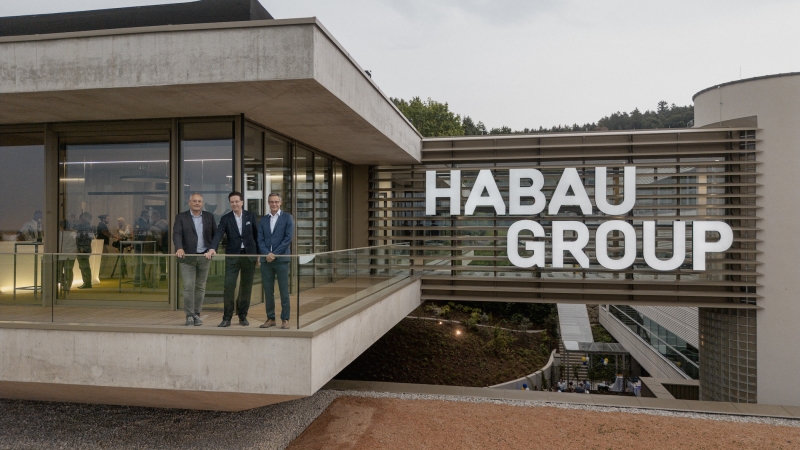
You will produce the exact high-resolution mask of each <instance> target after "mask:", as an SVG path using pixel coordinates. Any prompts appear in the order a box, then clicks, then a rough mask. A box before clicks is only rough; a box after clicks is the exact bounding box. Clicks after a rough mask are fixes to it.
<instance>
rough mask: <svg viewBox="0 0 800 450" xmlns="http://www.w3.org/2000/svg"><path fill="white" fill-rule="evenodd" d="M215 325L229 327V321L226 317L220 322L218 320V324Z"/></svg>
mask: <svg viewBox="0 0 800 450" xmlns="http://www.w3.org/2000/svg"><path fill="white" fill-rule="evenodd" d="M217 326H218V327H222V328H225V327H229V326H231V321H230V320H228V319H222V322H220V324H219V325H217Z"/></svg>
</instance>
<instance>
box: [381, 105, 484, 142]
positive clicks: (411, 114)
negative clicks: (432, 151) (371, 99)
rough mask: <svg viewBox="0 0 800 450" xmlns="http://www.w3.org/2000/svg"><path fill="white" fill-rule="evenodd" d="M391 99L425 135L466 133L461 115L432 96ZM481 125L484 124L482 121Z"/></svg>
mask: <svg viewBox="0 0 800 450" xmlns="http://www.w3.org/2000/svg"><path fill="white" fill-rule="evenodd" d="M391 100H392V102H393V103H394V104H395V106H397V109H399V110H400V112H401V113H403V115H404V116H406V118H407V119H408V120H409V121H410V122H411V124H412V125H414V128H416V129H417V131H419V132H420V134H422V135H423V136H424V137H435V136H463V135H464V128H463V127H462V123H461V116H459V115H458V114H453V112H451V111H450V107H449V106H448V104H447V103H439V102H437V101H435V100H431V99H430V98H428V100H426V101H422V100H421V99H420V98H419V97H414V98H412V99H411V100H409V101H405V100H403V99H401V98H392V99H391ZM471 121H472V119H470V122H471ZM479 125H480V126H483V124H482V123H480V122H479Z"/></svg>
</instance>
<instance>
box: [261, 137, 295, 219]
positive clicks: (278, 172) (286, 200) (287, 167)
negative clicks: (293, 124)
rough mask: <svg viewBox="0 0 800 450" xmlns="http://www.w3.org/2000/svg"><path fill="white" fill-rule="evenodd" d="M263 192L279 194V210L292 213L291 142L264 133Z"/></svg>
mask: <svg viewBox="0 0 800 450" xmlns="http://www.w3.org/2000/svg"><path fill="white" fill-rule="evenodd" d="M264 144H265V145H264V163H265V164H264V177H265V180H264V183H265V187H264V192H265V195H269V194H270V193H272V192H275V193H278V194H281V196H282V197H283V204H282V205H281V210H283V211H286V212H288V213H289V214H291V213H292V153H291V151H292V148H291V144H289V143H288V142H286V141H282V140H280V139H277V138H275V137H272V136H270V135H269V134H267V135H266V137H265V141H264Z"/></svg>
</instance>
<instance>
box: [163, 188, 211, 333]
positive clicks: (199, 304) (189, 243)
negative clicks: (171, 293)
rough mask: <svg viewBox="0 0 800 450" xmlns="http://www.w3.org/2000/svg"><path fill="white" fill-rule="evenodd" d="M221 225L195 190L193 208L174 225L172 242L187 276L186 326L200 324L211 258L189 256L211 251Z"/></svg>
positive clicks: (181, 215)
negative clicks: (215, 235)
mask: <svg viewBox="0 0 800 450" xmlns="http://www.w3.org/2000/svg"><path fill="white" fill-rule="evenodd" d="M216 232H217V224H216V222H214V215H213V214H211V213H210V212H208V211H203V196H202V195H200V194H199V193H197V192H195V193H193V194H192V195H191V196H190V197H189V210H188V211H184V212H182V213H179V214H178V215H176V216H175V224H174V225H173V226H172V243H173V244H175V255H176V256H177V257H178V267H179V268H180V271H181V278H182V279H183V312H184V313H185V314H186V323H185V325H186V326H189V325H194V326H200V325H202V324H203V321H202V320H200V313H201V311H202V308H203V300H204V299H205V296H206V280H207V279H208V268H209V266H210V265H211V258H210V257H200V256H190V257H188V258H187V257H186V255H204V254H207V252H208V249H209V246H210V245H211V241H212V239H213V238H214V233H216Z"/></svg>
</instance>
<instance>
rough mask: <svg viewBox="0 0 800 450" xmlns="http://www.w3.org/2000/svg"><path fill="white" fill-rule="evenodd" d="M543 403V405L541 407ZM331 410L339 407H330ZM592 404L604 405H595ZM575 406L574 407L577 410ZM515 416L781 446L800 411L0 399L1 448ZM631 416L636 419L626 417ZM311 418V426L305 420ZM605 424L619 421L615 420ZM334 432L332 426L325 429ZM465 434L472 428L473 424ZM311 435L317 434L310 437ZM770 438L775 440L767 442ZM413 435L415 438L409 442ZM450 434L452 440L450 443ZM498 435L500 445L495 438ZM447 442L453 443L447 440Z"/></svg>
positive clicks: (239, 440) (443, 399)
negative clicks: (785, 415) (706, 429)
mask: <svg viewBox="0 0 800 450" xmlns="http://www.w3.org/2000/svg"><path fill="white" fill-rule="evenodd" d="M338 397H344V398H342V399H341V401H340V402H337V403H335V404H334V406H333V407H331V409H329V410H328V411H327V412H325V414H323V415H322V417H321V419H320V420H318V421H316V422H314V420H315V419H316V418H317V417H318V416H320V414H322V413H323V411H325V410H326V408H328V407H329V405H330V404H331V402H333V401H334V400H335V399H337V398H338ZM360 401H362V402H363V401H367V402H378V403H374V404H369V405H367V406H364V405H359V404H358V402H360ZM353 402H355V404H354V403H353ZM381 402H388V403H381ZM339 403H342V405H339ZM479 404H484V406H482V407H479ZM398 405H407V406H398ZM464 406H466V407H467V408H468V410H469V411H471V412H470V413H469V414H468V415H467V416H466V417H461V416H459V414H460V413H458V411H459V410H460V408H462V407H464ZM545 406H547V407H549V408H542V407H545ZM498 407H499V408H502V413H501V415H500V416H498V418H499V419H497V422H498V423H495V421H494V420H493V419H492V417H491V416H485V417H483V418H481V416H482V415H483V414H484V413H490V412H491V411H492V410H493V408H498ZM510 407H511V408H510ZM519 407H522V408H519ZM343 408H344V409H343ZM397 408H399V410H398V411H395V412H392V411H394V410H395V409H397ZM404 408H408V409H409V413H410V416H409V418H408V420H407V422H406V423H405V428H403V420H402V417H403V412H402V411H403V409H404ZM430 408H433V409H430ZM334 409H335V411H332V410H334ZM429 410H430V411H431V414H433V416H430V417H433V418H434V419H425V417H426V416H425V414H426V413H428V411H429ZM550 411H557V412H558V413H559V414H560V415H559V414H556V416H555V417H557V418H558V417H560V418H558V419H556V420H557V422H556V424H555V425H552V426H551V425H547V424H546V422H543V421H542V419H543V418H544V417H546V416H549V415H550V414H551V413H550ZM598 412H599V413H605V414H596V413H598ZM329 413H331V414H333V415H334V416H335V415H336V414H339V416H345V417H344V418H341V417H340V418H339V419H332V418H331V417H328V416H330V415H331V414H329ZM387 414H388V415H387ZM576 414H577V415H580V418H578V417H579V416H576ZM620 414H622V416H621V417H623V420H618V417H620ZM517 415H519V416H520V417H523V418H524V417H527V416H528V415H529V416H530V417H531V418H530V420H529V421H525V422H524V424H528V425H529V424H531V423H533V424H536V425H535V426H533V427H527V426H523V427H522V428H524V429H528V428H530V429H531V430H537V432H538V431H541V430H547V429H549V428H554V429H564V430H567V431H568V428H569V427H561V426H559V425H557V424H558V423H562V422H563V423H567V424H570V423H571V424H575V423H582V424H583V425H582V426H581V427H580V429H581V434H584V430H588V429H590V428H591V426H590V425H589V424H590V423H593V422H592V421H600V422H602V423H606V422H609V421H610V422H611V423H613V424H615V425H614V426H618V425H619V424H620V423H625V422H631V421H633V422H636V421H637V420H639V421H642V420H644V421H646V422H647V423H648V424H649V426H650V427H657V428H658V429H662V428H663V429H665V430H666V428H664V427H666V425H667V421H668V420H670V419H683V420H685V419H706V420H703V421H693V422H691V423H706V424H712V425H713V424H714V422H735V423H739V424H752V426H754V427H755V428H754V430H756V431H758V430H759V429H765V430H768V431H766V433H767V434H771V435H772V437H776V436H778V437H780V438H781V439H782V438H783V437H782V436H781V435H780V434H777V435H776V434H775V432H774V430H775V429H774V427H771V426H769V425H773V426H774V425H777V426H781V427H791V428H789V429H787V428H781V430H788V431H790V434H791V436H789V437H788V438H786V439H785V440H784V441H782V443H786V441H792V442H793V443H792V442H789V443H787V444H786V445H787V446H786V447H785V448H800V420H789V419H774V418H763V417H743V416H731V415H722V414H693V413H681V412H672V411H659V410H647V409H630V408H610V407H595V406H586V405H572V404H552V403H543V402H533V401H514V400H507V401H506V400H491V399H480V398H471V397H449V396H440V395H422V394H391V393H381V392H354V391H344V392H338V391H326V390H323V391H319V392H317V393H316V394H315V395H314V396H312V397H309V398H305V399H300V400H295V401H291V402H286V403H280V404H276V405H271V406H267V407H264V408H258V409H254V410H250V411H245V412H239V413H226V412H206V411H188V410H171V409H155V408H138V407H124V406H104V405H84V404H67V403H44V402H28V401H14V400H0V449H17V448H21V449H25V448H36V449H73V448H87V447H99V448H109V449H115V448H125V449H128V448H146V449H163V448H169V449H173V448H176V449H192V448H198V449H203V448H214V449H225V448H236V449H250V448H252V449H282V448H286V447H287V446H288V445H289V444H290V443H292V441H293V440H295V438H297V437H298V436H300V435H301V433H303V432H304V430H306V429H307V431H306V433H304V434H303V437H302V438H301V439H298V440H297V441H295V442H294V444H293V445H292V447H293V448H294V447H297V448H315V446H316V448H319V446H320V444H321V443H324V446H325V447H333V448H369V446H370V445H377V447H375V448H380V447H383V448H387V447H392V446H391V445H381V444H380V442H377V443H376V441H369V445H366V446H359V445H360V444H359V445H357V443H358V442H360V441H359V439H361V438H363V436H364V435H365V433H373V432H374V428H375V427H376V426H377V429H378V430H382V431H383V432H389V430H393V429H395V428H396V427H400V429H401V430H404V429H405V430H408V433H410V434H408V435H405V436H402V435H401V434H402V433H401V434H397V433H399V432H395V434H393V435H392V436H393V437H392V440H391V441H390V442H394V443H395V446H397V445H399V443H400V442H404V443H406V444H407V446H410V447H417V448H429V447H430V446H429V445H427V444H431V446H434V445H433V444H434V442H435V441H434V440H431V438H430V437H425V436H423V435H421V434H419V433H420V432H421V431H419V430H424V429H425V427H424V426H422V427H421V426H420V424H419V422H420V421H421V422H425V421H426V420H428V421H430V420H433V421H434V422H436V421H440V422H441V424H440V428H436V429H435V430H434V435H436V434H438V435H441V437H442V438H444V439H449V437H452V436H454V435H455V436H458V435H459V434H458V432H456V430H455V429H454V428H453V427H467V429H468V430H480V429H481V426H487V425H488V426H490V427H491V428H492V430H494V429H495V427H498V426H499V427H500V428H502V426H503V425H504V424H509V423H513V422H514V421H513V420H510V419H509V417H511V416H517ZM635 415H639V417H638V418H637V416H635ZM383 416H386V417H387V418H388V419H387V420H388V425H389V426H387V424H384V423H383V422H380V421H378V422H375V421H374V420H373V419H377V418H380V417H383ZM645 416H662V417H665V419H664V421H660V422H653V420H654V418H647V417H645ZM631 417H633V418H634V419H630V418H631ZM470 418H471V420H470ZM368 419H369V420H368ZM337 420H338V422H337ZM342 420H344V422H343V421H342ZM514 420H516V419H514ZM526 420H527V419H526ZM576 420H577V422H576ZM558 421H560V422H558ZM712 421H714V422H712ZM312 422H314V425H313V426H311V427H309V425H311V423H312ZM409 422H410V423H409ZM376 424H380V425H376ZM722 425H723V426H725V425H733V424H722ZM748 426H750V425H748ZM392 427H395V428H392ZM607 429H611V430H616V429H615V428H607ZM769 429H772V431H769ZM331 431H333V432H334V433H338V434H336V435H331V434H330V433H331ZM572 431H574V430H572ZM617 431H619V430H617ZM675 432H676V433H678V434H682V435H686V433H687V430H686V427H685V426H684V427H683V428H678V429H676V431H675ZM454 433H455V434H454ZM466 433H467V435H469V431H467V432H466ZM792 433H796V434H792ZM517 434H518V433H517ZM462 435H463V434H462ZM795 436H796V437H795ZM311 438H313V440H310V439H311ZM474 439H477V441H476V440H471V441H468V442H467V443H466V445H465V446H466V447H467V448H473V447H475V445H470V443H472V444H476V443H477V442H479V441H480V436H478V437H476V438H474ZM764 442H767V441H764ZM769 442H772V443H773V444H774V442H773V441H769ZM412 443H413V444H414V445H411V444H412ZM455 443H456V442H450V444H455ZM695 443H696V442H695ZM495 444H498V445H499V443H498V442H495ZM743 444H744V443H743ZM437 445H438V444H437ZM486 445H488V446H489V448H496V446H495V445H492V443H491V442H487V443H486ZM447 446H448V447H451V446H452V445H447ZM500 446H502V445H500ZM781 446H782V445H781ZM613 447H614V448H618V447H616V446H613ZM604 448H608V447H604ZM708 448H715V447H714V446H711V447H708ZM777 448H780V446H779V447H777Z"/></svg>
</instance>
